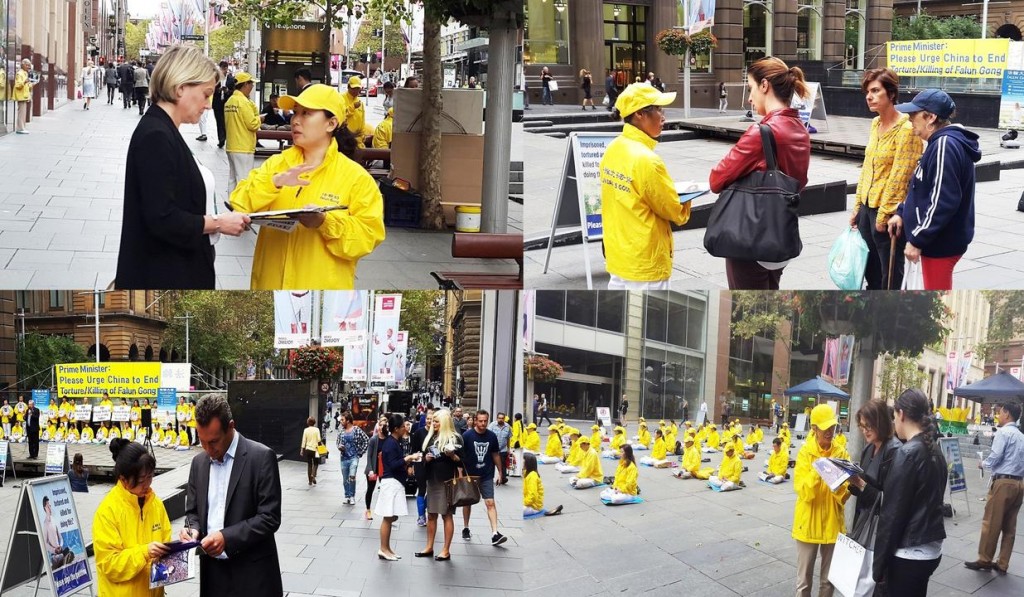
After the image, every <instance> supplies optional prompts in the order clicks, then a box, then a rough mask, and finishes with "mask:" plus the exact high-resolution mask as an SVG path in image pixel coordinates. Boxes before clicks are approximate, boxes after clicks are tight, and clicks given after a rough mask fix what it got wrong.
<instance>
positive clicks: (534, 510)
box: [523, 454, 562, 518]
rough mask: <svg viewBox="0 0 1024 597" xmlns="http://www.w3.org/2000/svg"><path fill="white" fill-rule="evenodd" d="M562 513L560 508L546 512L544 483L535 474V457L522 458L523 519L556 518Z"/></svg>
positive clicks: (538, 474)
mask: <svg viewBox="0 0 1024 597" xmlns="http://www.w3.org/2000/svg"><path fill="white" fill-rule="evenodd" d="M561 513H562V506H561V505H559V506H558V507H557V508H555V509H554V510H552V511H550V512H548V511H547V510H545V509H544V483H543V482H541V480H540V473H538V472H537V457H536V456H535V455H533V454H526V455H524V456H523V518H526V517H527V516H537V515H539V514H543V515H544V516H557V515H559V514H561Z"/></svg>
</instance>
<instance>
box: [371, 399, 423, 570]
mask: <svg viewBox="0 0 1024 597" xmlns="http://www.w3.org/2000/svg"><path fill="white" fill-rule="evenodd" d="M388 429H389V430H390V432H391V435H389V436H388V437H387V439H385V440H384V442H383V444H382V445H381V447H380V458H381V467H382V469H383V473H382V474H381V476H380V482H379V484H380V496H378V497H377V507H376V508H375V509H374V511H373V513H374V514H376V515H377V516H380V517H381V518H382V519H383V520H382V521H381V524H380V549H378V550H377V557H378V558H380V559H382V560H387V561H389V562H394V561H397V560H399V559H401V556H399V555H398V554H396V553H395V552H394V550H392V549H391V527H392V525H393V524H394V523H395V521H396V520H398V517H399V516H405V515H406V514H408V513H409V509H408V506H407V505H406V502H405V480H406V479H407V478H408V476H409V475H411V474H412V463H413V462H415V461H416V460H418V459H420V458H422V456H421V455H420V454H419V453H416V454H409V455H406V454H405V453H404V452H403V450H402V443H401V440H402V439H403V438H405V437H406V435H407V433H408V432H407V428H406V426H405V417H403V416H402V415H400V414H397V413H396V414H393V415H391V417H390V418H389V419H388Z"/></svg>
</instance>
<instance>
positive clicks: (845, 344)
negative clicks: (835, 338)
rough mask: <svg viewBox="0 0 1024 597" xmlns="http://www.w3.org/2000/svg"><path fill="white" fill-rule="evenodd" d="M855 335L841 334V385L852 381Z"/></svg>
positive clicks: (839, 380) (839, 379)
mask: <svg viewBox="0 0 1024 597" xmlns="http://www.w3.org/2000/svg"><path fill="white" fill-rule="evenodd" d="M855 341H856V338H854V337H853V336H845V335H844V336H839V378H838V380H837V381H838V382H839V385H841V386H845V385H846V384H847V383H849V381H850V367H851V366H852V365H853V345H854V342H855Z"/></svg>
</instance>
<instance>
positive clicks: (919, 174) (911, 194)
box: [889, 89, 981, 290]
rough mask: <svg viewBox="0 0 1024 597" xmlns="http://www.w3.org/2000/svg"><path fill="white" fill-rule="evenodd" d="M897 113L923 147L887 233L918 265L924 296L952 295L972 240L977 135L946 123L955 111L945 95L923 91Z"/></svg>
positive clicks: (930, 90)
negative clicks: (902, 237)
mask: <svg viewBox="0 0 1024 597" xmlns="http://www.w3.org/2000/svg"><path fill="white" fill-rule="evenodd" d="M896 109H897V110H899V111H900V112H906V113H908V114H910V123H911V125H912V126H913V128H914V134H916V135H917V136H918V137H920V138H921V139H922V140H924V141H925V142H927V144H928V146H927V147H926V148H925V150H924V154H923V155H922V156H921V161H920V163H918V166H917V170H915V171H914V176H913V178H912V179H911V181H910V190H909V191H908V192H907V200H906V201H905V202H904V203H903V204H902V205H900V206H899V208H898V209H897V210H896V215H895V216H893V217H892V218H890V219H889V233H890V234H893V235H898V234H900V231H901V229H902V230H903V231H905V233H906V239H907V246H906V250H905V251H904V255H906V257H907V260H909V261H910V262H912V263H917V262H918V261H920V263H921V273H922V274H923V277H924V287H925V289H926V290H951V289H952V288H953V268H954V267H955V266H956V263H957V262H958V261H960V258H961V257H963V255H964V253H966V252H967V245H969V244H970V243H971V240H973V239H974V165H975V163H977V161H978V160H980V159H981V150H980V149H979V148H978V135H977V134H975V133H973V132H971V131H969V130H967V129H965V128H963V127H962V126H960V125H958V124H951V123H950V118H951V117H952V116H953V114H954V112H955V110H956V104H955V103H953V100H952V98H950V97H949V96H948V95H947V94H946V93H945V92H944V91H941V90H938V89H926V90H924V91H922V92H921V93H919V94H917V96H916V97H914V99H913V101H911V102H909V103H905V104H899V105H897V106H896Z"/></svg>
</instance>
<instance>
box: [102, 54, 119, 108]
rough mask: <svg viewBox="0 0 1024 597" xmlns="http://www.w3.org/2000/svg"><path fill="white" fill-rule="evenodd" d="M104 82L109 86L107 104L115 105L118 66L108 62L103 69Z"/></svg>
mask: <svg viewBox="0 0 1024 597" xmlns="http://www.w3.org/2000/svg"><path fill="white" fill-rule="evenodd" d="M103 83H104V84H105V85H106V86H107V104H108V105H111V106H112V105H114V92H115V91H116V90H117V67H115V66H114V64H113V63H112V62H108V63H107V66H106V68H104V69H103Z"/></svg>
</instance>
